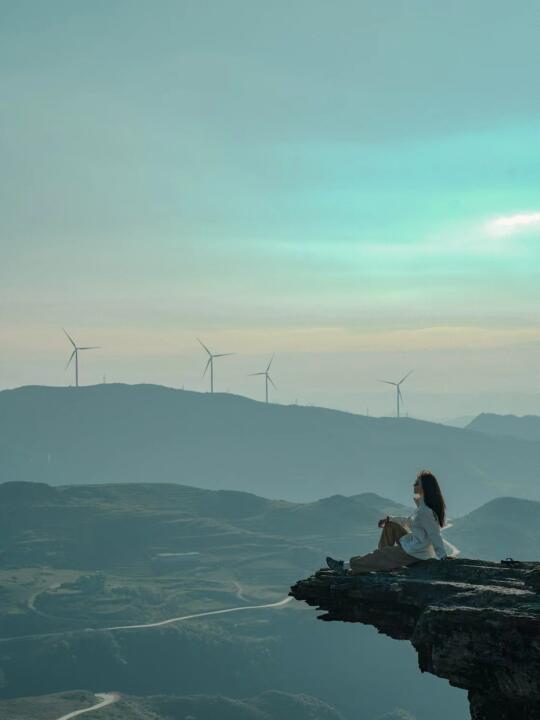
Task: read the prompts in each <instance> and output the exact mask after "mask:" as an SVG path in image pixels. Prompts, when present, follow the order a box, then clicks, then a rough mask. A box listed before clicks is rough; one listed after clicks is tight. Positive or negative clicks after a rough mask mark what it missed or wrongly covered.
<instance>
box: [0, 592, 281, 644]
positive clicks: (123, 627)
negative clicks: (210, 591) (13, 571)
mask: <svg viewBox="0 0 540 720" xmlns="http://www.w3.org/2000/svg"><path fill="white" fill-rule="evenodd" d="M292 600H293V598H292V597H285V598H283V600H278V601H277V602H273V603H266V604H264V605H240V606H239V607H232V608H225V609H224V610H207V611H205V612H200V613H192V614H191V615H180V616H179V617H173V618H168V619H167V620H160V621H158V622H153V623H141V624H140V625H115V626H114V627H104V628H84V629H82V630H61V631H57V632H50V633H36V634H34V635H15V636H14V637H7V638H0V643H8V642H13V641H15V640H37V639H39V638H47V637H59V636H62V635H70V634H74V633H78V632H112V631H116V630H143V629H144V628H159V627H164V626H165V625H172V624H173V623H177V622H183V621H184V620H193V619H194V618H200V617H209V616H211V615H225V614H226V613H233V612H241V611H242V610H269V609H272V608H280V607H285V605H288V604H289V603H290V602H291V601H292Z"/></svg>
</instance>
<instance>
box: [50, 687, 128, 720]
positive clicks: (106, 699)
mask: <svg viewBox="0 0 540 720" xmlns="http://www.w3.org/2000/svg"><path fill="white" fill-rule="evenodd" d="M96 697H97V698H100V702H98V703H96V704H95V705H92V707H89V708H83V709H82V710H74V711H73V712H70V713H68V714H67V715H62V717H59V718H58V719H57V720H71V718H75V717H78V716H79V715H82V714H83V713H88V712H92V710H99V709H100V708H103V707H106V706H107V705H112V704H113V703H115V702H118V700H120V695H119V694H118V693H96Z"/></svg>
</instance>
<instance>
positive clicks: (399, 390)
mask: <svg viewBox="0 0 540 720" xmlns="http://www.w3.org/2000/svg"><path fill="white" fill-rule="evenodd" d="M398 395H399V399H400V400H401V402H404V401H403V395H402V394H401V388H400V387H399V385H398Z"/></svg>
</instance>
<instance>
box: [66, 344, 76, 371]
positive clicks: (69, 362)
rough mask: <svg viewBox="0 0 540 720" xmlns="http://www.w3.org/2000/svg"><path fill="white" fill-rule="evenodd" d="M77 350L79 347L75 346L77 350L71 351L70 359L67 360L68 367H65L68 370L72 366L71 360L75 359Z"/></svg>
mask: <svg viewBox="0 0 540 720" xmlns="http://www.w3.org/2000/svg"><path fill="white" fill-rule="evenodd" d="M76 352H77V348H75V350H74V351H73V352H72V353H71V355H70V356H69V360H68V361H67V365H66V368H65V369H66V370H67V369H68V367H69V366H70V364H71V361H72V360H73V356H74V355H75V353H76Z"/></svg>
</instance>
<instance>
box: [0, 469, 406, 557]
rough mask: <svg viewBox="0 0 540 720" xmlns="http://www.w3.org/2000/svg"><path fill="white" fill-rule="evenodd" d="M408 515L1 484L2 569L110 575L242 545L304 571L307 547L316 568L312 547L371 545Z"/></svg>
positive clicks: (393, 506)
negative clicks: (289, 558) (364, 538)
mask: <svg viewBox="0 0 540 720" xmlns="http://www.w3.org/2000/svg"><path fill="white" fill-rule="evenodd" d="M406 512H407V509H406V508H405V507H404V506H402V505H399V504H398V503H393V502H391V501H390V500H386V499H384V498H382V497H379V496H378V495H375V494H373V493H367V494H363V495H357V496H354V497H350V498H346V497H343V496H341V495H334V496H332V497H329V498H325V499H323V500H317V501H315V502H313V503H306V504H300V503H290V502H286V501H280V500H268V499H266V498H262V497H258V496H256V495H252V494H250V493H244V492H238V491H231V490H218V491H215V490H203V489H201V488H194V487H188V486H184V485H174V484H170V485H164V484H160V483H155V484H150V483H137V484H129V483H123V484H118V485H105V484H102V485H69V486H61V487H51V486H49V485H45V484H43V483H25V482H7V483H2V484H0V567H2V566H4V565H5V564H6V563H8V564H9V565H10V566H21V567H24V566H32V565H41V564H43V563H47V564H48V565H51V566H52V567H57V568H58V567H75V568H81V569H86V570H94V569H107V568H112V567H115V566H117V565H121V564H123V563H132V562H134V561H137V562H138V561H139V558H152V557H158V556H159V557H167V553H189V552H193V551H197V552H198V551H202V550H204V552H205V555H206V556H211V557H222V556H223V554H224V553H225V552H229V553H232V552H235V553H240V554H241V553H242V547H243V546H245V547H249V548H250V552H251V553H252V554H254V555H257V552H263V553H267V552H268V551H273V552H274V553H281V554H282V555H283V554H285V555H286V554H288V553H289V552H290V553H292V554H293V555H295V556H296V561H297V562H300V563H302V562H304V561H305V552H306V545H309V546H310V548H311V550H310V552H312V553H313V555H312V556H310V558H311V560H310V561H311V562H314V563H318V562H322V561H323V558H324V556H323V555H322V550H321V554H320V556H317V555H316V554H315V553H314V549H313V546H314V545H315V546H316V545H317V544H318V542H317V541H319V542H320V543H321V544H324V542H325V539H326V538H327V537H331V538H333V539H335V538H342V539H343V542H345V541H346V540H347V539H348V540H349V541H350V542H351V545H353V544H354V543H355V542H356V543H357V542H358V540H355V539H354V538H356V536H357V535H358V534H359V533H364V534H365V533H366V531H369V533H370V535H372V536H373V537H375V536H376V535H377V529H376V525H377V521H378V520H379V519H380V518H381V517H384V516H385V515H387V514H404V513H406ZM350 538H353V539H352V540H351V539H350ZM371 542H373V540H371ZM171 557H173V556H172V555H171ZM300 567H301V568H302V569H308V568H304V567H303V566H302V564H300ZM308 567H309V566H308Z"/></svg>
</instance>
